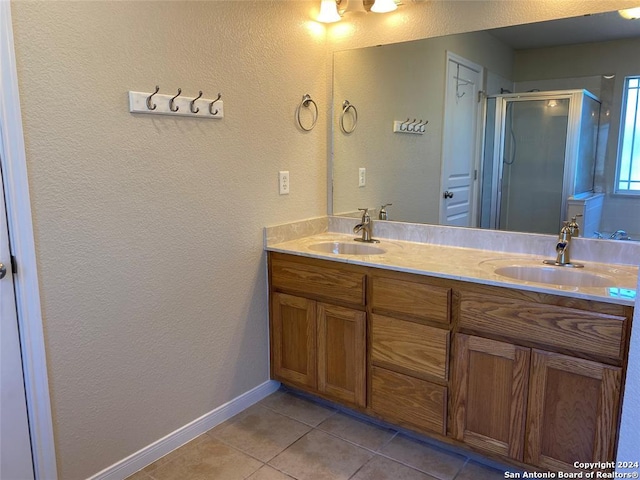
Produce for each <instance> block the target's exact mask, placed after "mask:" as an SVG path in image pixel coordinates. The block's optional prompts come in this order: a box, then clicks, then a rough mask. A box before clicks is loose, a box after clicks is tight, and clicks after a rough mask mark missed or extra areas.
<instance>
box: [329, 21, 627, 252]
mask: <svg viewBox="0 0 640 480" xmlns="http://www.w3.org/2000/svg"><path fill="white" fill-rule="evenodd" d="M638 52H640V20H625V19H623V18H622V17H620V16H619V15H618V13H617V12H611V13H605V14H597V15H590V16H584V17H578V18H571V19H562V20H555V21H549V22H542V23H535V24H528V25H521V26H514V27H508V28H502V29H495V30H488V31H479V32H470V33H464V34H457V35H450V36H446V37H438V38H429V39H424V40H417V41H411V42H405V43H398V44H390V45H381V46H376V47H368V48H361V49H354V50H346V51H340V52H336V53H335V54H334V80H333V96H334V97H333V110H334V125H333V157H332V162H331V163H332V165H331V169H332V183H333V188H332V192H330V195H331V198H330V205H331V209H332V213H333V214H334V215H357V214H358V208H364V207H367V208H370V209H371V210H372V211H373V212H374V213H373V215H372V216H373V218H376V216H377V215H378V211H379V209H380V206H381V205H383V204H392V205H391V206H390V207H387V209H386V210H387V214H388V219H389V220H393V221H402V222H413V223H429V224H446V225H459V226H470V227H482V228H497V229H502V230H512V231H522V232H534V233H549V234H553V233H557V232H558V229H559V228H560V226H561V221H562V220H566V219H568V218H569V217H570V216H573V215H584V216H583V217H582V218H580V217H579V218H580V219H579V223H580V224H581V226H582V227H583V228H582V231H581V235H582V236H584V237H597V236H598V235H601V237H600V238H610V237H614V238H618V239H621V238H623V239H626V238H631V239H633V240H638V239H640V192H638V191H636V192H635V195H634V194H633V189H631V191H625V190H624V187H625V185H626V186H627V187H628V186H629V185H631V186H632V187H633V186H634V185H635V188H636V189H637V188H640V186H639V185H640V183H638V182H640V177H638V178H636V176H640V113H635V110H637V106H636V105H637V102H638V96H639V95H638V92H639V91H640V89H639V88H638V85H637V84H638V81H636V82H635V83H633V82H634V81H633V80H629V78H630V77H633V76H640V56H639V54H638ZM625 85H626V87H625ZM625 94H626V95H628V97H629V99H630V100H629V101H628V102H627V103H628V104H630V105H631V104H632V103H633V102H635V103H633V105H632V106H631V107H629V108H628V109H627V110H628V111H631V110H632V109H634V114H633V115H634V118H635V122H637V130H636V131H635V133H634V131H633V130H630V128H633V126H631V127H629V125H631V124H630V123H629V121H630V120H629V118H631V117H630V115H627V120H623V121H622V122H621V115H622V112H623V110H624V109H623V103H624V102H623V96H624V95H625ZM634 95H635V96H634ZM634 98H635V100H633V99H634ZM345 101H347V102H348V103H345ZM350 106H352V107H350ZM638 112H640V110H638ZM427 122H428V123H427ZM621 125H622V128H623V130H624V129H625V128H627V133H626V138H627V145H629V144H630V145H632V147H633V148H635V151H634V152H633V153H631V154H629V153H628V152H627V153H625V155H626V156H627V157H628V158H631V160H632V161H635V165H636V166H635V170H629V168H628V166H627V164H624V168H623V170H624V169H626V170H624V172H623V173H622V175H623V176H624V175H627V177H629V178H628V179H627V183H626V184H623V182H622V181H623V180H625V179H624V178H622V177H621V178H620V179H618V178H617V175H618V162H619V161H620V160H619V157H620V155H619V149H620V141H619V139H620V129H621ZM629 132H631V133H629ZM634 136H635V143H634V142H633V140H634V138H633V137H634ZM624 148H628V147H627V146H625V147H624ZM622 161H623V162H625V161H626V160H622ZM625 172H626V173H625ZM363 174H364V175H363ZM634 181H635V182H636V183H635V184H634V183H633V182H634ZM621 231H624V232H621ZM616 232H618V233H617V234H616Z"/></svg>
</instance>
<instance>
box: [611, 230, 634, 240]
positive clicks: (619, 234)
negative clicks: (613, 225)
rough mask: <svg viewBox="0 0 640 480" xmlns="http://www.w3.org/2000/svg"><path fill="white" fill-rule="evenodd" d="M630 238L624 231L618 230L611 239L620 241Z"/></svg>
mask: <svg viewBox="0 0 640 480" xmlns="http://www.w3.org/2000/svg"><path fill="white" fill-rule="evenodd" d="M628 238H629V236H628V235H627V232H625V231H624V230H616V231H615V232H613V233H612V234H611V236H610V237H609V239H611V240H618V239H619V240H628Z"/></svg>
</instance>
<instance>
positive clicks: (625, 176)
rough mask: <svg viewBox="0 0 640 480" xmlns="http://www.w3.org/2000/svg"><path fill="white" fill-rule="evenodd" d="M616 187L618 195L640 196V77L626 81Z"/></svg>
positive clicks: (627, 78) (626, 79) (629, 78)
mask: <svg viewBox="0 0 640 480" xmlns="http://www.w3.org/2000/svg"><path fill="white" fill-rule="evenodd" d="M616 187H617V188H616V192H617V193H630V194H634V195H640V76H634V77H626V78H625V80H624V97H623V103H622V118H621V120H620V148H618V175H617V182H616Z"/></svg>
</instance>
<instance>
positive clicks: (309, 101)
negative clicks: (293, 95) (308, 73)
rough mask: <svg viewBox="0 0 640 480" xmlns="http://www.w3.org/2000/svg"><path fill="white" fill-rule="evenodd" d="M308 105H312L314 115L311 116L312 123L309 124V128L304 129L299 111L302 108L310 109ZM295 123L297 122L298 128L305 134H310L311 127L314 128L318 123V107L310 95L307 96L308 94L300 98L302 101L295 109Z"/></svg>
mask: <svg viewBox="0 0 640 480" xmlns="http://www.w3.org/2000/svg"><path fill="white" fill-rule="evenodd" d="M309 104H312V105H313V108H314V110H315V113H314V115H313V121H312V122H311V126H310V127H309V128H306V127H305V126H304V125H302V119H301V118H300V110H301V109H302V107H307V108H310V107H309ZM296 121H297V122H298V126H299V127H300V128H301V129H302V130H304V131H305V132H310V131H311V130H313V127H315V126H316V122H317V121H318V105H316V102H314V101H313V99H312V98H311V95H309V94H308V93H305V94H304V95H303V96H302V101H301V102H300V105H298V108H297V109H296Z"/></svg>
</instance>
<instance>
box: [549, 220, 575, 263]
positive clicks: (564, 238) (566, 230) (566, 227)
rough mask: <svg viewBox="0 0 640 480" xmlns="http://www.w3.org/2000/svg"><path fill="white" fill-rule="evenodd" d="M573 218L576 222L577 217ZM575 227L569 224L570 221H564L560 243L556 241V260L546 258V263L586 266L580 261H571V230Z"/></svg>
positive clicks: (559, 237)
mask: <svg viewBox="0 0 640 480" xmlns="http://www.w3.org/2000/svg"><path fill="white" fill-rule="evenodd" d="M573 220H574V221H572V223H575V219H573ZM574 228H575V227H574V226H573V225H571V224H569V222H568V221H564V222H562V228H561V229H560V235H559V236H558V243H556V253H557V254H558V255H557V257H556V259H555V260H544V263H546V264H547V265H556V266H559V267H574V268H582V267H584V265H582V264H580V263H571V258H570V257H569V251H570V249H571V232H572V230H574Z"/></svg>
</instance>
